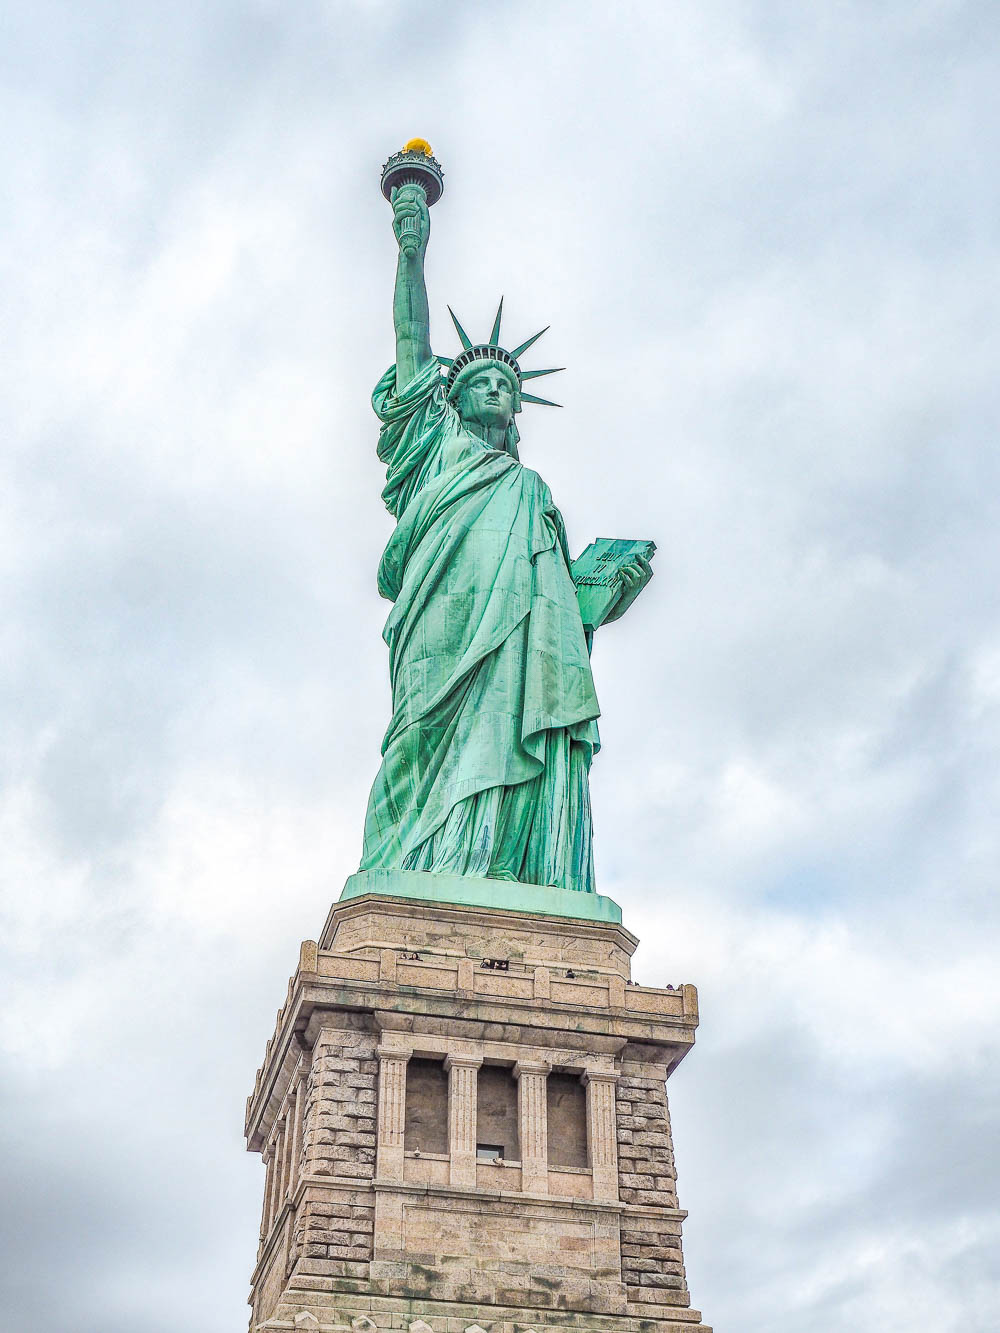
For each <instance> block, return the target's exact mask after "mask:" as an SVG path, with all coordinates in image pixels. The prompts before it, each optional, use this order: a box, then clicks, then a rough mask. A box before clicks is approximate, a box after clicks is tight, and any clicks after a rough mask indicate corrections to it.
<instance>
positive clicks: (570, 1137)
mask: <svg viewBox="0 0 1000 1333" xmlns="http://www.w3.org/2000/svg"><path fill="white" fill-rule="evenodd" d="M545 1096H546V1101H547V1104H548V1105H547V1111H548V1143H549V1166H589V1165H590V1159H589V1156H588V1153H587V1090H586V1089H585V1088H584V1086H583V1084H582V1083H581V1082H580V1076H579V1075H578V1074H559V1073H555V1072H553V1073H551V1074H550V1075H549V1076H548V1078H547V1079H546V1080H545Z"/></svg>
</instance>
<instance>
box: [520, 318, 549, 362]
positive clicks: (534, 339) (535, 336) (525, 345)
mask: <svg viewBox="0 0 1000 1333" xmlns="http://www.w3.org/2000/svg"><path fill="white" fill-rule="evenodd" d="M551 327H552V325H551V324H546V326H545V328H544V329H539V330H538V332H537V333H536V334H533V335H532V337H530V338H529V339H528V341H527V342H524V343H522V344H521V346H520V347H515V348H514V350H513V351H512V352H511V356H512V357H513V358H514V360H515V361H516V360H517V358H518V357H519V356H520V355H521V353H522V352H526V351H527V350H528V348H529V347H530V346H531V344H532V343H536V342H538V339H539V338H540V337H541V336H542V334H543V333H548V331H549V329H550V328H551Z"/></svg>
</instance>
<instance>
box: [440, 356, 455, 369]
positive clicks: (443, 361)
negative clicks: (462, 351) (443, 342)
mask: <svg viewBox="0 0 1000 1333" xmlns="http://www.w3.org/2000/svg"><path fill="white" fill-rule="evenodd" d="M453 361H454V357H451V356H439V357H438V359H437V362H438V365H439V366H444V368H445V369H446V370H447V369H448V368H449V367H450V366H451V364H452V362H453Z"/></svg>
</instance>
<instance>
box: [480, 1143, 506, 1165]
mask: <svg viewBox="0 0 1000 1333" xmlns="http://www.w3.org/2000/svg"><path fill="white" fill-rule="evenodd" d="M502 1156H503V1144H502V1143H477V1144H476V1161H477V1162H492V1161H493V1160H494V1158H497V1157H502Z"/></svg>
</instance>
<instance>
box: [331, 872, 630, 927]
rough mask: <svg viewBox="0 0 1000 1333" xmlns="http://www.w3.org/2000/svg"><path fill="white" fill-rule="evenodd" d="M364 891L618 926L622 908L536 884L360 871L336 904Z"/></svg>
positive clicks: (590, 895) (611, 902) (597, 895)
mask: <svg viewBox="0 0 1000 1333" xmlns="http://www.w3.org/2000/svg"><path fill="white" fill-rule="evenodd" d="M366 893H373V894H378V895H379V896H381V897H383V898H413V899H417V900H418V901H420V902H432V903H458V904H460V905H461V906H463V907H491V908H496V907H499V908H504V909H505V910H506V911H508V912H535V913H538V914H539V915H541V916H567V917H573V918H574V919H575V920H577V921H611V922H614V923H615V924H618V923H620V922H621V919H622V909H621V908H620V907H619V906H618V904H617V903H616V902H615V901H614V900H613V899H611V898H605V897H604V896H603V895H602V894H600V893H574V892H572V891H571V890H568V889H550V888H544V887H543V886H542V885H540V884H504V883H502V882H501V881H499V880H493V879H476V878H475V877H474V876H472V875H434V874H428V873H426V872H423V871H419V870H409V871H408V870H362V871H360V872H359V873H358V874H357V875H352V876H351V877H350V879H349V880H348V881H347V883H346V884H345V885H344V891H343V893H342V894H341V895H340V901H341V902H342V903H343V902H347V901H348V900H349V899H351V898H360V897H362V896H363V895H364V894H366Z"/></svg>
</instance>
